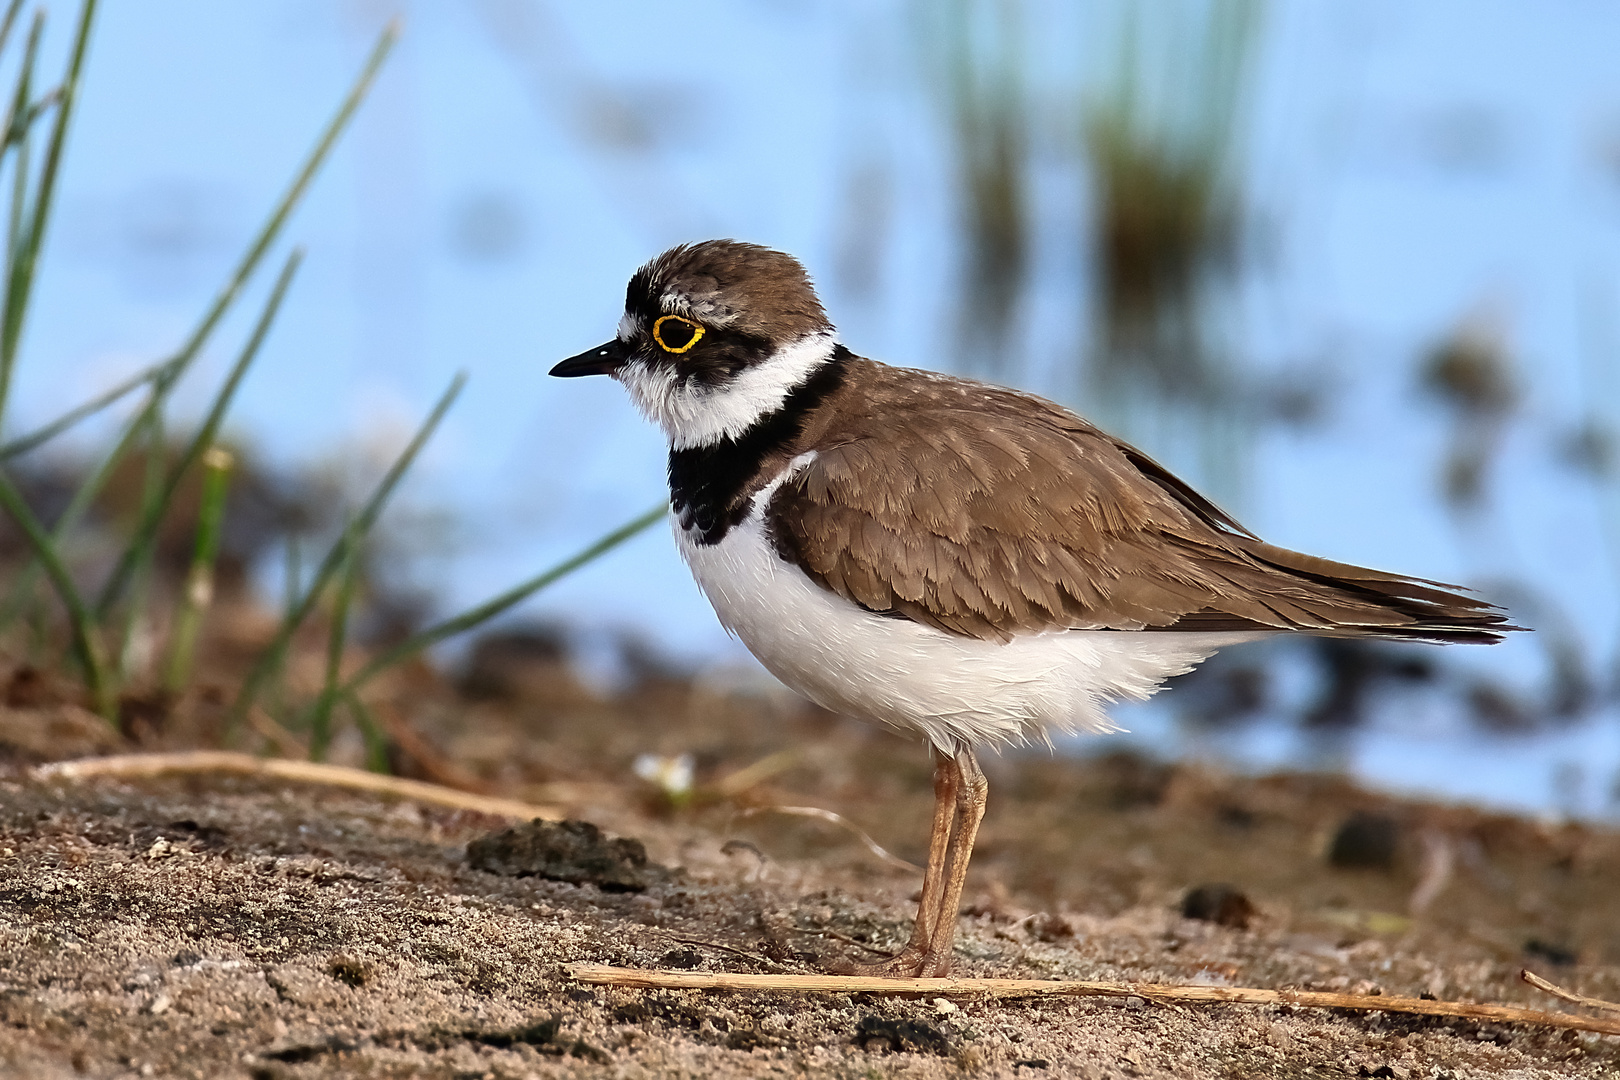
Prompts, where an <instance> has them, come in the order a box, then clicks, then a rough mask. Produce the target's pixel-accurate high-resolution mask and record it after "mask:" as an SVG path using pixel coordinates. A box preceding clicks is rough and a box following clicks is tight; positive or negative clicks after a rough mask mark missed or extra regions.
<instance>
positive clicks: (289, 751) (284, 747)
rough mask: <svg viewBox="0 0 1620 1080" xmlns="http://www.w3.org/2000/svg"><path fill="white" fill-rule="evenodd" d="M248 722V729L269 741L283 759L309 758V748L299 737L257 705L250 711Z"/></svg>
mask: <svg viewBox="0 0 1620 1080" xmlns="http://www.w3.org/2000/svg"><path fill="white" fill-rule="evenodd" d="M247 722H248V727H250V728H252V729H253V730H254V731H256V732H258V733H259V734H260V735H262V736H264V738H266V739H268V740H269V741H270V744H271V745H272V746H274V747H275V748H276V752H277V753H279V754H281V756H282V757H290V758H307V757H309V747H307V746H305V745H304V744H303V742H302V741H301V740H300V739H299V738H298V736H296V735H294V734H293V733H292V732H290V731H288V730H287V729H286V728H284V727H282V726H281V725H280V724H278V723H276V721H275V718H274V717H272V716H271V715H270V714H269V713H267V712H265V711H264V710H263V709H261V708H259V707H258V706H257V705H255V706H254V707H253V708H251V709H249V710H248V716H247Z"/></svg>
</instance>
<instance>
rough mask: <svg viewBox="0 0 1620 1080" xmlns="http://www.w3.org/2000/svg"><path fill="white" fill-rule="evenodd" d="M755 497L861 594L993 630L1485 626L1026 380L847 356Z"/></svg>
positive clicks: (801, 546)
mask: <svg viewBox="0 0 1620 1080" xmlns="http://www.w3.org/2000/svg"><path fill="white" fill-rule="evenodd" d="M788 450H789V451H790V453H787V454H785V455H784V456H793V455H797V454H800V453H804V452H806V451H810V450H814V451H815V452H816V457H815V459H814V460H813V461H812V462H811V463H810V464H809V466H808V467H806V468H805V469H803V470H802V471H801V472H800V473H799V474H798V475H797V476H795V477H794V478H793V479H792V480H791V481H790V482H789V483H787V484H784V485H783V486H782V487H780V488H779V489H778V490H777V491H776V493H775V494H774V495H773V497H772V499H771V502H770V505H769V507H768V508H767V520H768V522H769V528H770V533H771V537H772V540H773V543H774V544H775V546H776V548H777V550H778V552H779V553H780V554H781V555H782V557H783V558H785V559H788V560H789V561H792V562H794V563H796V564H797V565H798V566H800V567H801V568H802V569H803V570H804V571H805V572H806V573H807V574H808V575H809V576H810V577H811V578H813V579H814V580H816V581H817V582H819V583H820V584H821V585H823V586H824V587H826V588H828V589H831V590H832V591H834V592H836V593H838V594H839V595H840V596H843V597H845V598H846V599H849V600H852V601H854V602H856V603H858V604H860V605H862V606H863V607H866V608H868V609H870V610H872V611H876V612H884V613H890V614H894V615H896V616H902V617H905V618H909V619H913V620H916V621H917V622H921V623H926V624H928V625H930V626H934V627H938V628H939V629H942V630H946V631H948V632H950V633H954V634H962V635H966V636H971V637H978V638H987V639H1000V640H1007V639H1010V638H1011V637H1013V636H1015V635H1018V634H1024V633H1035V632H1040V631H1046V630H1057V629H1063V628H1075V629H1081V628H1084V629H1111V630H1167V631H1174V630H1186V631H1193V630H1198V631H1205V630H1209V631H1229V630H1233V631H1254V630H1284V631H1304V632H1309V633H1314V634H1325V635H1330V636H1367V635H1370V636H1378V637H1394V638H1410V639H1419V640H1429V641H1468V642H1481V643H1484V642H1493V641H1497V640H1499V639H1500V637H1501V635H1502V632H1503V631H1505V630H1510V629H1516V628H1515V627H1511V626H1509V625H1508V624H1507V622H1506V619H1505V617H1504V616H1503V614H1502V613H1501V612H1500V611H1499V610H1498V609H1496V608H1494V607H1493V606H1492V605H1490V604H1487V603H1485V602H1483V601H1481V600H1477V599H1474V598H1472V597H1468V596H1464V595H1461V594H1459V593H1456V592H1453V591H1450V590H1449V588H1448V587H1446V586H1442V585H1439V584H1438V583H1435V582H1429V581H1424V580H1422V579H1417V578H1408V577H1403V576H1400V575H1397V574H1386V573H1383V572H1381V571H1377V570H1368V569H1364V568H1362V567H1356V566H1349V565H1346V564H1342V563H1335V562H1330V561H1328V560H1326V559H1317V558H1313V557H1312V556H1308V555H1301V554H1299V553H1297V552H1292V551H1287V550H1285V549H1282V548H1277V547H1273V546H1271V545H1270V544H1266V543H1263V542H1262V541H1260V540H1259V539H1258V538H1256V537H1255V536H1254V535H1253V534H1251V533H1249V532H1248V531H1247V530H1245V529H1243V527H1242V526H1240V525H1239V524H1238V523H1237V522H1235V521H1233V520H1232V519H1231V518H1230V517H1229V516H1228V515H1226V514H1225V513H1224V512H1222V511H1221V510H1220V509H1219V508H1218V507H1216V506H1215V505H1214V504H1212V503H1210V502H1209V501H1208V500H1207V499H1204V498H1203V497H1202V496H1200V495H1198V494H1197V493H1196V492H1194V491H1193V490H1192V489H1191V488H1189V487H1188V486H1187V485H1186V484H1184V483H1182V482H1181V481H1180V480H1178V479H1176V478H1175V477H1174V476H1172V475H1171V474H1170V473H1169V472H1168V471H1167V470H1165V469H1164V468H1162V467H1161V466H1159V465H1158V464H1157V463H1155V462H1153V461H1152V460H1151V459H1150V458H1148V457H1147V456H1146V455H1144V454H1142V453H1141V452H1140V451H1137V450H1136V449H1134V448H1133V447H1130V446H1128V445H1126V444H1124V443H1122V442H1120V441H1118V440H1116V439H1114V438H1112V437H1110V436H1108V435H1106V434H1104V433H1103V432H1101V431H1099V430H1097V429H1096V428H1095V427H1093V426H1091V425H1090V424H1088V423H1087V422H1086V421H1084V420H1082V419H1080V418H1079V417H1077V416H1075V415H1073V414H1072V413H1069V412H1067V411H1065V410H1063V409H1061V408H1059V407H1058V406H1056V405H1053V404H1052V403H1050V402H1047V401H1044V400H1042V399H1040V398H1035V397H1031V396H1029V395H1026V394H1020V393H1017V392H1016V391H1012V390H1005V389H1001V388H997V387H992V386H987V385H984V384H980V383H974V382H968V381H965V380H960V379H953V378H950V377H948V376H942V375H936V374H933V373H931V372H923V371H910V370H905V369H899V368H891V367H887V366H885V365H882V364H877V363H874V362H873V361H870V360H863V359H853V360H852V361H851V362H850V369H849V373H848V377H847V378H846V379H845V381H844V383H843V385H842V386H841V387H840V388H839V390H838V391H837V392H836V393H835V394H834V395H832V396H831V397H830V398H828V399H827V401H826V402H825V403H824V404H823V405H822V406H821V407H820V408H818V409H817V410H815V411H814V412H813V413H811V414H810V415H809V416H808V417H807V418H806V421H805V425H804V429H803V432H802V435H801V436H800V438H799V439H798V441H797V442H796V443H795V444H794V445H793V446H792V447H790V448H788Z"/></svg>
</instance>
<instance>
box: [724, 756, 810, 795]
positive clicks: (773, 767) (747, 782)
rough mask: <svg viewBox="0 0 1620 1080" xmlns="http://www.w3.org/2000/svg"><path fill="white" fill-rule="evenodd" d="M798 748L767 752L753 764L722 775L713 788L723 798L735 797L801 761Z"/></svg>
mask: <svg viewBox="0 0 1620 1080" xmlns="http://www.w3.org/2000/svg"><path fill="white" fill-rule="evenodd" d="M800 757H801V755H800V753H799V752H798V751H797V750H778V751H777V752H776V753H774V754H767V755H766V756H765V757H762V758H760V759H759V760H758V761H756V762H754V763H753V764H752V765H745V766H743V767H742V768H740V769H738V770H737V771H736V772H734V773H730V774H728V775H726V776H722V777H721V778H720V779H719V780H718V781H716V782H715V785H714V787H713V788H712V789H711V790H712V791H713V792H714V794H716V795H718V796H720V797H721V798H722V799H731V798H735V797H736V796H738V795H741V794H742V793H743V792H745V791H747V790H748V789H749V788H751V787H757V786H758V785H760V784H763V783H764V782H765V781H767V780H769V779H770V778H771V777H773V776H775V775H777V774H778V773H783V772H786V771H787V770H789V769H791V768H793V766H795V765H797V764H798V763H799V758H800Z"/></svg>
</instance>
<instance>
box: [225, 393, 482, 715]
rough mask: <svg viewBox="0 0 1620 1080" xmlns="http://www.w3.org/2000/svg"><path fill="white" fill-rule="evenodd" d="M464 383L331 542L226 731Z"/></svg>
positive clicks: (246, 683) (443, 399) (443, 400)
mask: <svg viewBox="0 0 1620 1080" xmlns="http://www.w3.org/2000/svg"><path fill="white" fill-rule="evenodd" d="M466 384H467V374H466V372H460V373H458V374H457V375H456V377H455V378H454V379H452V380H451V381H450V386H449V388H448V389H446V390H445V392H444V393H443V394H442V395H441V396H440V397H439V401H438V403H437V404H436V405H434V406H433V411H432V412H431V413H429V414H428V417H427V419H426V420H424V421H422V426H421V427H419V428H418V429H417V431H416V434H415V435H414V436H412V438H411V441H410V443H409V444H407V445H406V447H405V449H404V450H402V451H401V452H400V455H399V457H398V458H396V459H395V460H394V463H393V465H391V466H390V467H389V469H388V472H387V473H385V474H384V475H383V478H382V479H381V480H379V481H378V482H377V486H376V488H374V489H373V490H372V493H371V498H370V499H368V500H367V501H366V504H365V506H364V507H363V508H362V509H361V511H360V513H358V514H356V515H355V517H354V521H353V522H352V523H351V525H350V529H349V530H345V532H344V534H343V535H342V536H341V537H339V538H338V539H337V541H336V542H335V543H333V545H332V547H331V549H330V550H329V551H328V552H327V553H326V557H325V558H324V559H322V560H321V565H320V567H319V568H318V569H317V570H316V571H315V576H314V578H313V579H311V581H310V583H309V587H308V588H307V589H305V590H304V593H303V597H302V599H300V600H299V602H298V605H297V607H295V608H293V609H292V610H291V611H289V612H287V614H286V615H285V616H283V618H282V620H281V626H280V628H279V629H278V630H277V631H276V636H275V638H273V639H272V640H271V642H270V644H269V645H267V646H265V648H264V651H263V652H261V653H260V654H259V659H258V660H257V661H256V662H255V663H254V665H253V669H252V670H251V671H249V672H248V676H247V678H246V679H245V680H243V682H242V689H241V690H240V691H238V693H237V695H236V703H235V704H234V705H232V707H231V715H230V719H229V721H228V723H227V726H228V727H234V726H235V725H236V724H239V723H240V722H241V721H242V719H243V718H244V717H246V716H247V711H248V710H249V709H250V708H252V707H253V702H254V701H255V700H256V699H257V698H258V695H259V691H260V690H262V689H263V687H264V684H265V682H266V681H267V680H268V679H269V678H270V676H272V675H274V674H275V673H276V672H277V671H279V670H280V669H281V664H282V661H283V659H284V658H285V656H286V653H287V646H288V644H289V643H290V642H291V641H292V637H293V635H294V634H295V633H297V632H298V628H299V627H300V626H302V625H303V624H304V620H305V619H307V618H309V615H310V612H312V611H314V610H315V605H316V604H317V603H318V602H319V600H320V597H321V593H322V591H323V590H325V588H326V586H327V584H328V583H329V582H330V581H331V580H332V577H333V575H334V574H336V573H337V572H338V570H339V569H340V568H341V567H342V565H343V560H344V559H345V558H347V555H348V548H349V544H350V540H351V537H352V538H353V539H354V540H355V541H356V542H363V541H364V540H365V537H366V535H367V533H369V532H370V531H371V527H372V525H374V524H375V523H376V521H377V516H378V515H379V514H381V513H382V511H383V507H385V506H386V505H387V504H388V500H389V499H390V498H391V497H392V496H393V494H394V489H395V488H396V487H398V486H399V482H400V480H402V479H403V478H404V476H405V473H406V472H408V471H409V470H410V468H411V466H412V465H413V464H415V462H416V457H417V455H418V454H420V453H421V452H422V447H423V446H425V445H427V441H428V440H429V439H430V438H432V437H433V432H434V431H435V430H437V428H438V426H439V422H440V421H441V420H443V419H444V414H445V413H446V412H448V411H449V409H450V406H451V405H452V404H454V402H455V400H456V398H457V396H459V395H460V393H461V388H462V387H463V386H465V385H466Z"/></svg>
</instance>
